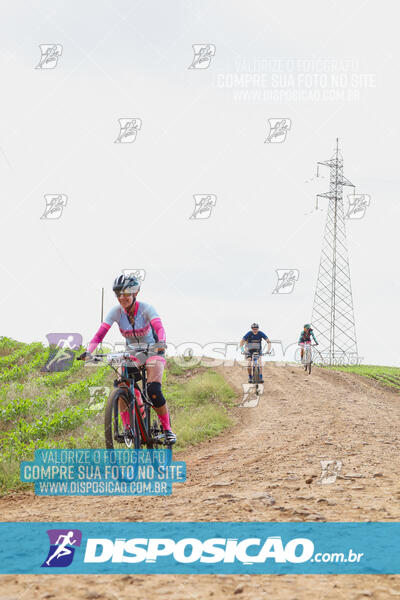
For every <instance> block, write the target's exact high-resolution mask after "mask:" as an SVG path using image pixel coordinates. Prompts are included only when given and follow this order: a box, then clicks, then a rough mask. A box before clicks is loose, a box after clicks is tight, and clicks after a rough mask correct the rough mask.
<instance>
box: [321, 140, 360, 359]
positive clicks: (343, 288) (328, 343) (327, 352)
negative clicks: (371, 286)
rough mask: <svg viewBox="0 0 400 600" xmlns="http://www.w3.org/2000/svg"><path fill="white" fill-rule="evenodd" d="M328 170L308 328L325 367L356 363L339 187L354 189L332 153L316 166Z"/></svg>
mask: <svg viewBox="0 0 400 600" xmlns="http://www.w3.org/2000/svg"><path fill="white" fill-rule="evenodd" d="M319 165H325V166H327V167H329V168H330V184H329V192H326V193H325V194H317V202H318V198H328V200H329V206H328V214H327V218H326V225H325V233H324V239H323V243H322V253H321V260H320V265H319V272H318V280H317V285H316V289H315V296H314V305H313V311H312V325H313V327H314V331H315V334H316V337H317V340H318V343H319V350H320V353H321V354H322V357H323V359H324V363H327V364H330V365H332V364H338V363H341V364H349V363H350V364H351V363H352V362H354V359H356V360H357V358H356V357H357V339H356V329H355V322H354V312H353V296H352V292H351V280H350V267H349V259H348V254H347V245H346V227H345V219H344V210H343V187H344V186H351V187H353V188H354V185H353V184H352V183H351V182H350V181H349V180H348V179H346V177H344V175H343V157H342V155H341V153H340V151H339V140H338V139H337V138H336V149H335V153H334V155H333V156H332V158H331V159H329V160H326V161H324V162H318V167H317V176H318V174H319V173H318V170H319Z"/></svg>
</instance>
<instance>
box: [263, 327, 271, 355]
mask: <svg viewBox="0 0 400 600" xmlns="http://www.w3.org/2000/svg"><path fill="white" fill-rule="evenodd" d="M262 338H263V340H265V341H266V342H267V348H268V349H267V352H271V342H270V339H269V337H268V336H267V335H266V334H265V333H264V332H262Z"/></svg>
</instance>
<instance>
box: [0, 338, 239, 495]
mask: <svg viewBox="0 0 400 600" xmlns="http://www.w3.org/2000/svg"><path fill="white" fill-rule="evenodd" d="M48 358H49V348H48V347H45V346H43V345H42V344H41V343H39V342H33V343H32V344H23V343H21V342H17V341H15V340H12V339H10V338H4V337H3V338H0V493H4V492H6V491H7V490H10V489H13V488H17V487H27V486H28V487H31V486H32V484H23V483H21V482H20V479H19V465H20V461H23V460H33V458H34V451H35V449H38V448H104V407H105V403H106V401H107V396H108V392H107V388H109V389H110V390H111V389H112V386H113V380H114V378H115V374H114V372H113V371H112V370H111V369H109V368H108V367H107V366H105V365H102V366H96V367H89V366H87V365H85V364H84V363H81V362H78V361H76V360H75V361H74V362H73V364H72V366H71V368H69V369H68V370H67V371H63V372H58V373H46V372H43V371H42V369H43V367H44V366H45V364H46V361H47V360H48ZM189 365H190V362H188V364H187V365H186V364H183V366H180V365H178V364H177V363H176V362H175V361H172V360H169V361H168V368H167V370H166V371H165V375H164V384H163V389H164V393H165V396H166V398H167V400H168V405H169V408H170V413H171V420H172V424H173V429H174V431H175V432H176V433H177V435H178V439H179V443H178V444H177V445H176V446H175V449H176V450H180V449H182V448H183V447H185V446H186V445H188V444H194V443H197V442H200V441H202V440H205V439H208V438H210V437H212V436H214V435H218V434H219V433H221V431H223V430H224V429H225V428H226V427H228V426H230V425H231V419H230V417H229V413H228V409H229V407H230V406H232V405H233V399H234V398H235V392H234V391H233V390H232V389H231V388H230V386H229V385H228V384H227V383H226V382H225V380H224V379H223V377H222V376H221V375H219V374H218V373H215V372H213V371H211V370H210V369H206V368H203V367H190V366H189ZM91 387H100V388H103V392H102V393H101V395H100V397H98V396H96V399H95V401H94V400H91V397H90V391H91V390H90V388H91Z"/></svg>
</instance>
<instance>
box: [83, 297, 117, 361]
mask: <svg viewBox="0 0 400 600" xmlns="http://www.w3.org/2000/svg"><path fill="white" fill-rule="evenodd" d="M118 311H119V306H115V307H114V308H112V309H111V310H110V311H109V313H108V314H107V316H106V318H105V319H104V321H103V323H102V324H101V325H100V327H99V328H98V330H97V332H96V333H95V335H94V337H93V339H92V340H91V341H90V342H89V345H88V352H90V353H92V352H93V351H94V350H95V349H96V348H97V346H98V344H100V343H101V342H102V341H103V340H104V338H105V335H106V333H107V331H108V330H109V329H110V327H111V325H112V324H113V323H114V321H116V320H117V313H118Z"/></svg>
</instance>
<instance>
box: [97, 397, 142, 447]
mask: <svg viewBox="0 0 400 600" xmlns="http://www.w3.org/2000/svg"><path fill="white" fill-rule="evenodd" d="M121 410H123V411H126V410H127V411H128V413H129V427H126V426H125V425H124V423H123V421H122V416H121ZM104 434H105V441H106V448H107V450H117V449H118V450H120V449H124V448H140V440H139V435H138V427H137V421H136V415H135V411H132V407H131V406H130V402H129V399H128V395H127V392H126V391H124V390H123V389H121V388H116V389H114V390H113V391H112V392H111V394H110V396H109V398H108V401H107V405H106V411H105V415H104Z"/></svg>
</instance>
